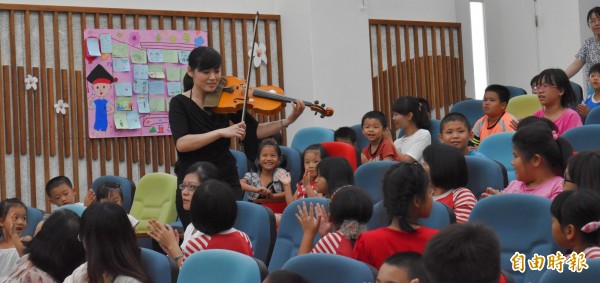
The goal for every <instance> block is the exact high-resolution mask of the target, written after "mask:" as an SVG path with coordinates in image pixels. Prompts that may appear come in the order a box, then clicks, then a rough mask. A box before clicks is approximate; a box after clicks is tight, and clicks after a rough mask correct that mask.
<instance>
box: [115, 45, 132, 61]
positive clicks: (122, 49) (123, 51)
mask: <svg viewBox="0 0 600 283" xmlns="http://www.w3.org/2000/svg"><path fill="white" fill-rule="evenodd" d="M112 56H113V57H118V58H126V57H129V49H127V44H121V43H115V44H113V45H112Z"/></svg>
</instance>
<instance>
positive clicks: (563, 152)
mask: <svg viewBox="0 0 600 283" xmlns="http://www.w3.org/2000/svg"><path fill="white" fill-rule="evenodd" d="M512 142H513V146H514V148H515V149H516V150H517V151H518V152H519V155H521V156H522V157H523V159H524V160H531V158H533V156H534V155H536V154H539V155H540V156H541V157H542V158H543V159H544V161H545V163H546V165H547V166H548V167H550V168H551V169H552V171H553V172H554V175H556V176H562V175H563V173H564V172H565V167H566V166H567V161H568V160H569V158H570V157H571V156H572V155H573V147H571V144H570V143H569V141H567V140H566V139H565V138H563V137H556V139H555V133H554V134H553V133H552V131H551V130H550V129H549V128H548V127H546V126H544V125H543V124H539V123H533V124H531V125H527V126H524V127H521V128H519V129H518V130H517V132H516V133H515V135H514V136H513V138H512Z"/></svg>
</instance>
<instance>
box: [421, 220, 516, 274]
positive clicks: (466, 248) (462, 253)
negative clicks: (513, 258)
mask: <svg viewBox="0 0 600 283" xmlns="http://www.w3.org/2000/svg"><path fill="white" fill-rule="evenodd" d="M423 262H424V264H425V269H426V270H427V273H428V274H429V280H431V282H433V283H441V282H445V283H480V282H505V280H504V281H502V279H505V278H503V276H502V270H501V268H500V240H499V239H498V236H497V235H496V233H495V232H494V231H493V230H492V229H490V228H488V227H486V226H485V225H483V224H473V223H463V224H460V225H459V224H453V225H449V226H446V227H444V228H443V229H442V230H440V232H439V233H438V234H437V235H435V236H433V238H431V240H429V243H427V247H426V248H425V253H424V254H423Z"/></svg>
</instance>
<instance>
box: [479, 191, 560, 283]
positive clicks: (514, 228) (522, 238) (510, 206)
mask: <svg viewBox="0 0 600 283" xmlns="http://www.w3.org/2000/svg"><path fill="white" fill-rule="evenodd" d="M469 221H470V222H479V223H483V224H485V225H487V226H489V227H490V228H491V229H492V230H494V231H495V232H496V234H497V235H498V238H499V239H500V251H501V265H502V269H504V270H506V271H508V272H509V273H510V274H511V275H512V277H513V278H514V279H515V280H516V281H517V282H538V280H539V279H540V277H541V276H542V272H541V271H535V270H531V269H526V271H525V273H520V272H519V271H514V270H513V269H512V263H511V261H510V258H511V257H512V256H513V255H514V254H515V252H520V253H522V254H525V257H526V258H527V259H530V258H532V257H533V255H534V254H535V253H537V254H538V255H542V256H546V255H549V254H552V253H554V252H555V250H556V244H555V243H554V238H553V237H552V215H551V214H550V200H548V199H546V198H542V197H539V196H534V195H527V194H500V195H495V196H490V197H487V198H484V199H481V200H480V201H479V202H477V205H475V207H474V208H473V210H472V211H471V216H470V217H469Z"/></svg>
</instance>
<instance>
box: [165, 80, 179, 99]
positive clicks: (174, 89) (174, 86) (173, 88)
mask: <svg viewBox="0 0 600 283" xmlns="http://www.w3.org/2000/svg"><path fill="white" fill-rule="evenodd" d="M181 92H182V91H181V82H168V83H167V94H168V95H169V96H175V95H178V94H181Z"/></svg>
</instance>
